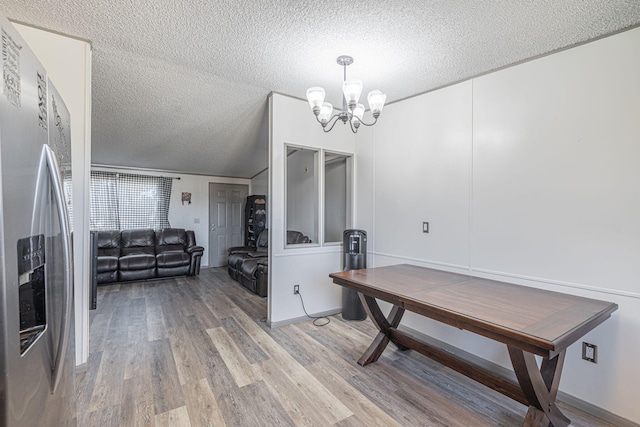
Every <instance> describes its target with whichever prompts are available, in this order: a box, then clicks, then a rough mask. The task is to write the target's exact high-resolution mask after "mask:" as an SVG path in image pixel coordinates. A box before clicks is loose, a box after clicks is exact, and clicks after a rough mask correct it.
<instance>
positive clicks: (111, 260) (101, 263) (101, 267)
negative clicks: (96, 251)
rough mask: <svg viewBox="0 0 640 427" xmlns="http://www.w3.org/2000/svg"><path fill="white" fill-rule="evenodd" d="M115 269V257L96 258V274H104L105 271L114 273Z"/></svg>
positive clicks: (116, 259) (116, 265)
mask: <svg viewBox="0 0 640 427" xmlns="http://www.w3.org/2000/svg"><path fill="white" fill-rule="evenodd" d="M117 269H118V257H117V256H98V262H97V264H96V270H97V272H98V273H105V272H107V271H116V270H117Z"/></svg>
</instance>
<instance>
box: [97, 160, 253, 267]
mask: <svg viewBox="0 0 640 427" xmlns="http://www.w3.org/2000/svg"><path fill="white" fill-rule="evenodd" d="M92 169H93V170H103V171H109V172H122V173H133V174H140V175H153V176H165V177H169V178H180V179H174V180H173V183H172V186H171V201H170V203H169V223H170V224H171V226H172V227H175V228H184V229H186V230H193V231H194V234H195V236H196V243H197V244H198V245H200V246H202V247H204V255H203V256H202V266H203V267H208V266H209V227H208V225H209V183H211V182H213V183H220V184H241V185H248V186H249V192H250V193H249V194H252V193H251V180H250V179H244V178H226V177H218V176H205V175H191V174H177V173H170V172H158V171H149V170H138V169H130V168H111V167H98V166H95V167H93V168H92ZM183 191H185V192H189V193H191V204H186V203H185V204H182V192H183Z"/></svg>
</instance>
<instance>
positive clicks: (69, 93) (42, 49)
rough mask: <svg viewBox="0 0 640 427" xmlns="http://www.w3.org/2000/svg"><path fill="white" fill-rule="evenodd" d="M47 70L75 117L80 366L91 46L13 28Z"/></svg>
mask: <svg viewBox="0 0 640 427" xmlns="http://www.w3.org/2000/svg"><path fill="white" fill-rule="evenodd" d="M13 25H14V26H15V27H16V29H17V30H18V32H20V35H21V36H22V37H23V38H24V39H25V40H26V42H27V43H28V44H29V47H30V48H31V49H32V50H33V52H34V53H35V54H36V56H37V57H38V59H39V60H40V62H42V64H43V65H44V66H45V68H46V69H47V73H48V75H49V77H50V78H51V81H52V82H53V84H54V85H55V86H56V89H58V92H60V95H61V96H62V98H63V99H64V101H65V104H66V106H67V108H68V109H69V112H70V113H71V159H72V168H73V178H72V179H73V184H72V185H73V226H74V233H73V248H74V256H73V258H74V273H73V277H74V289H75V296H74V300H75V301H74V302H75V331H76V364H78V365H81V364H83V363H85V362H86V361H87V358H88V357H89V286H88V284H89V257H88V253H89V238H88V236H89V197H88V196H89V186H88V182H89V180H88V177H89V165H90V163H91V45H90V44H89V43H87V42H85V41H81V40H77V39H74V38H70V37H65V36H62V35H60V34H56V33H51V32H48V31H44V30H41V29H37V28H33V27H29V26H25V25H20V24H16V23H14V24H13Z"/></svg>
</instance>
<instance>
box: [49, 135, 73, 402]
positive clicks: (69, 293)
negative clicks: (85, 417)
mask: <svg viewBox="0 0 640 427" xmlns="http://www.w3.org/2000/svg"><path fill="white" fill-rule="evenodd" d="M43 151H44V154H45V156H46V159H47V166H48V167H47V170H48V171H49V176H50V178H51V183H52V187H53V193H54V195H55V199H56V206H57V208H58V217H59V218H60V230H61V232H62V233H61V234H62V243H63V244H62V247H63V249H62V252H63V256H64V261H65V269H64V279H65V280H64V281H65V286H64V293H65V295H64V303H63V304H64V305H63V307H64V308H63V310H62V312H63V318H62V326H61V328H60V337H59V338H58V351H57V354H56V358H55V360H54V366H53V369H52V374H51V377H52V386H51V393H52V394H53V393H55V392H56V389H57V388H58V385H59V384H60V379H61V377H62V369H63V367H64V360H65V358H66V356H67V346H68V345H69V329H70V324H71V307H72V306H73V304H72V297H73V288H72V286H73V280H72V279H73V276H72V269H73V267H72V266H73V264H72V260H71V241H70V238H69V236H70V234H69V219H68V217H67V204H66V201H65V198H64V190H63V186H62V181H61V179H60V168H59V167H58V162H57V160H56V157H55V154H54V152H53V151H52V150H51V148H50V147H49V146H48V145H44V146H43Z"/></svg>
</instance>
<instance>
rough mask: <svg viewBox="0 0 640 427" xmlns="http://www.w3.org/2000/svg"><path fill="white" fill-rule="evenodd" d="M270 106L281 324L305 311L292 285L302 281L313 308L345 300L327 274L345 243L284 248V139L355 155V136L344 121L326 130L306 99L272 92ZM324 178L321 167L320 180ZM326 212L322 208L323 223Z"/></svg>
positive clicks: (272, 243)
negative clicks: (340, 244)
mask: <svg viewBox="0 0 640 427" xmlns="http://www.w3.org/2000/svg"><path fill="white" fill-rule="evenodd" d="M269 108H270V153H269V158H270V164H269V174H270V176H269V182H270V186H271V188H270V189H269V190H270V191H269V195H270V201H269V213H268V220H269V283H270V288H269V320H270V322H271V323H272V324H281V323H282V322H286V321H287V320H291V319H297V318H300V317H303V316H304V311H303V310H302V305H301V303H300V299H299V297H298V296H297V295H294V294H293V285H294V284H299V285H300V291H301V292H302V293H303V296H304V297H305V298H306V299H305V303H308V304H310V306H307V307H308V310H310V311H313V312H326V311H331V310H335V309H337V308H339V307H340V306H341V305H342V302H341V295H342V294H341V288H340V287H339V286H337V285H334V284H333V283H332V281H331V279H330V278H329V273H331V272H334V271H340V269H341V258H342V257H341V251H342V248H341V246H328V247H321V246H316V247H298V248H285V227H284V225H285V222H284V220H285V203H286V202H285V197H284V196H285V170H284V168H285V161H286V155H285V144H292V145H296V146H302V147H310V148H317V149H325V150H330V151H335V152H340V153H346V154H352V153H353V152H354V150H355V138H354V135H353V134H352V133H351V131H350V130H349V129H348V128H347V127H345V126H342V124H337V125H336V128H335V129H334V130H333V131H332V132H330V133H324V132H323V131H322V128H321V126H320V125H319V124H318V123H317V122H316V120H315V117H314V116H313V114H312V113H311V110H310V109H309V105H308V104H307V103H306V102H305V101H301V100H299V99H294V98H289V97H286V96H282V95H279V94H272V95H271V97H270V102H269ZM322 178H323V177H322V171H320V176H319V179H320V182H322ZM323 214H324V213H323V210H322V209H320V212H319V219H320V223H322V216H323ZM320 232H322V229H320Z"/></svg>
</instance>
